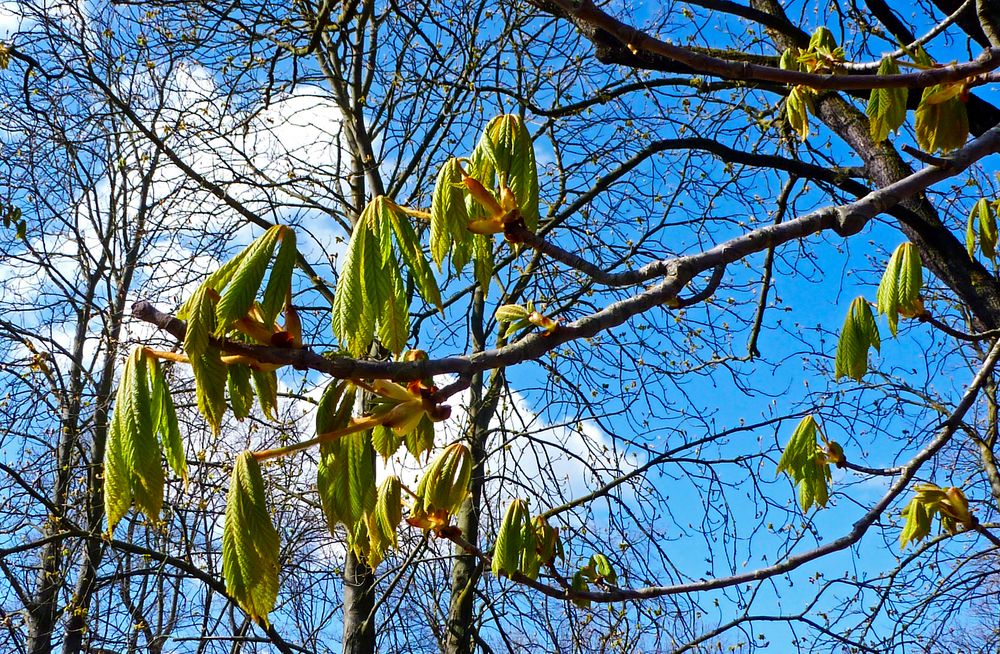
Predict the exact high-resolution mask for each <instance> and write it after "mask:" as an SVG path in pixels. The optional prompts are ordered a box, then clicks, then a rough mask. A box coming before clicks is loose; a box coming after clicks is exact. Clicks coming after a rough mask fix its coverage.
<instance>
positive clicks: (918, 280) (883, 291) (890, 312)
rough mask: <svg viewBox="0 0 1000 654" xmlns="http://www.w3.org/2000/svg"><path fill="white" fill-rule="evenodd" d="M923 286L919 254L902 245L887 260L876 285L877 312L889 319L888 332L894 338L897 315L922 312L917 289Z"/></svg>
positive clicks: (914, 248)
mask: <svg viewBox="0 0 1000 654" xmlns="http://www.w3.org/2000/svg"><path fill="white" fill-rule="evenodd" d="M923 285H924V276H923V265H922V263H921V261H920V253H919V252H918V251H917V248H916V247H914V246H913V244H911V243H903V244H901V245H900V246H899V247H897V248H896V250H895V251H894V252H893V253H892V256H891V257H889V263H888V265H887V266H886V268H885V273H883V274H882V281H881V282H880V283H879V285H878V294H877V296H876V297H877V300H876V305H877V306H876V310H877V311H878V312H879V313H880V314H882V315H884V316H886V317H887V318H888V319H889V331H890V332H891V333H892V335H893V336H895V335H896V328H897V325H898V322H899V316H903V317H904V318H915V317H917V316H919V315H921V314H922V313H923V312H924V305H923V302H922V301H921V300H920V290H921V289H922V288H923Z"/></svg>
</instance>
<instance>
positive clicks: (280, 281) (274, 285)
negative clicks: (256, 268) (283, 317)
mask: <svg viewBox="0 0 1000 654" xmlns="http://www.w3.org/2000/svg"><path fill="white" fill-rule="evenodd" d="M297 255H298V250H297V249H296V244H295V232H294V231H293V230H291V229H289V228H287V227H285V228H284V229H283V231H282V232H281V245H280V246H279V247H278V253H277V254H276V255H275V257H274V263H273V264H272V265H271V274H270V276H269V277H268V279H267V286H266V287H265V288H264V297H263V299H262V300H261V303H260V307H261V314H262V315H263V317H264V325H265V326H266V327H272V326H273V325H274V320H275V318H277V317H278V314H279V313H281V307H282V306H283V305H284V303H285V299H286V297H287V296H288V294H289V292H290V289H291V283H292V272H293V271H294V269H295V258H296V256H297Z"/></svg>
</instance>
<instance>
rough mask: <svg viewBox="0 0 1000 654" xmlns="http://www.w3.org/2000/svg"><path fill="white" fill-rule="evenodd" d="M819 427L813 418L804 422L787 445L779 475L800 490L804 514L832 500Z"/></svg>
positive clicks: (779, 464)
mask: <svg viewBox="0 0 1000 654" xmlns="http://www.w3.org/2000/svg"><path fill="white" fill-rule="evenodd" d="M818 435H819V426H818V425H817V424H816V420H815V419H814V418H813V417H812V416H811V415H809V416H806V417H805V418H803V419H802V420H801V421H800V422H799V424H798V426H796V428H795V431H794V432H792V437H791V438H790V439H789V440H788V443H787V444H786V445H785V449H784V451H783V452H782V454H781V460H780V461H779V462H778V470H777V472H778V473H779V474H780V473H782V472H784V473H785V474H787V475H788V476H789V477H791V478H792V481H793V482H794V483H795V484H796V485H797V486H798V488H799V503H800V505H801V506H802V510H803V511H808V510H809V509H810V508H811V507H813V506H817V507H823V506H826V503H827V500H828V499H829V490H828V488H827V482H828V481H829V479H830V466H829V465H828V464H827V463H826V459H825V457H824V456H823V455H822V450H821V449H820V447H819V445H818V444H817V442H816V441H817V436H818Z"/></svg>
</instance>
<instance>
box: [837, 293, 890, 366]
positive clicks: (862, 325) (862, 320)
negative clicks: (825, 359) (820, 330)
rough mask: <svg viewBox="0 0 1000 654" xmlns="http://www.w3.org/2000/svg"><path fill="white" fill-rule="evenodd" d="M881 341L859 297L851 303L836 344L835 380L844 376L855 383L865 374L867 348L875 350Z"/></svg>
mask: <svg viewBox="0 0 1000 654" xmlns="http://www.w3.org/2000/svg"><path fill="white" fill-rule="evenodd" d="M881 344H882V340H881V338H880V337H879V333H878V326H877V325H876V324H875V317H874V316H873V315H872V310H871V307H870V306H868V303H867V302H866V301H865V299H864V298H863V297H861V296H859V297H857V298H855V299H854V302H852V303H851V308H850V309H849V310H848V311H847V318H845V319H844V326H843V328H841V330H840V339H839V340H838V341H837V356H836V359H835V361H834V373H833V374H834V378H835V379H840V378H841V377H844V376H847V377H850V378H851V379H854V380H856V381H861V378H862V377H864V376H865V373H867V372H868V348H870V347H874V348H875V349H876V350H878V349H879V348H880V347H881Z"/></svg>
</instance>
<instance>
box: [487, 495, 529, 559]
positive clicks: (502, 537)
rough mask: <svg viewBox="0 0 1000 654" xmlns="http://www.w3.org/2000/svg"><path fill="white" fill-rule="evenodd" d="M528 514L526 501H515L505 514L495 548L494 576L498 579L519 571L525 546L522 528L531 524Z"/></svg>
mask: <svg viewBox="0 0 1000 654" xmlns="http://www.w3.org/2000/svg"><path fill="white" fill-rule="evenodd" d="M527 512H528V511H527V505H526V504H525V503H524V501H523V500H520V499H515V500H514V501H512V502H511V503H510V505H509V506H508V507H507V511H506V513H504V516H503V521H502V522H501V523H500V529H499V531H497V540H496V543H495V544H494V546H493V574H494V575H495V576H497V577H499V576H500V575H501V574H504V575H508V576H509V575H511V574H513V573H514V572H517V571H518V567H519V564H520V560H521V550H522V546H523V543H522V541H521V537H522V528H523V527H524V525H525V524H526V523H528V522H529V521H528V519H527Z"/></svg>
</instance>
